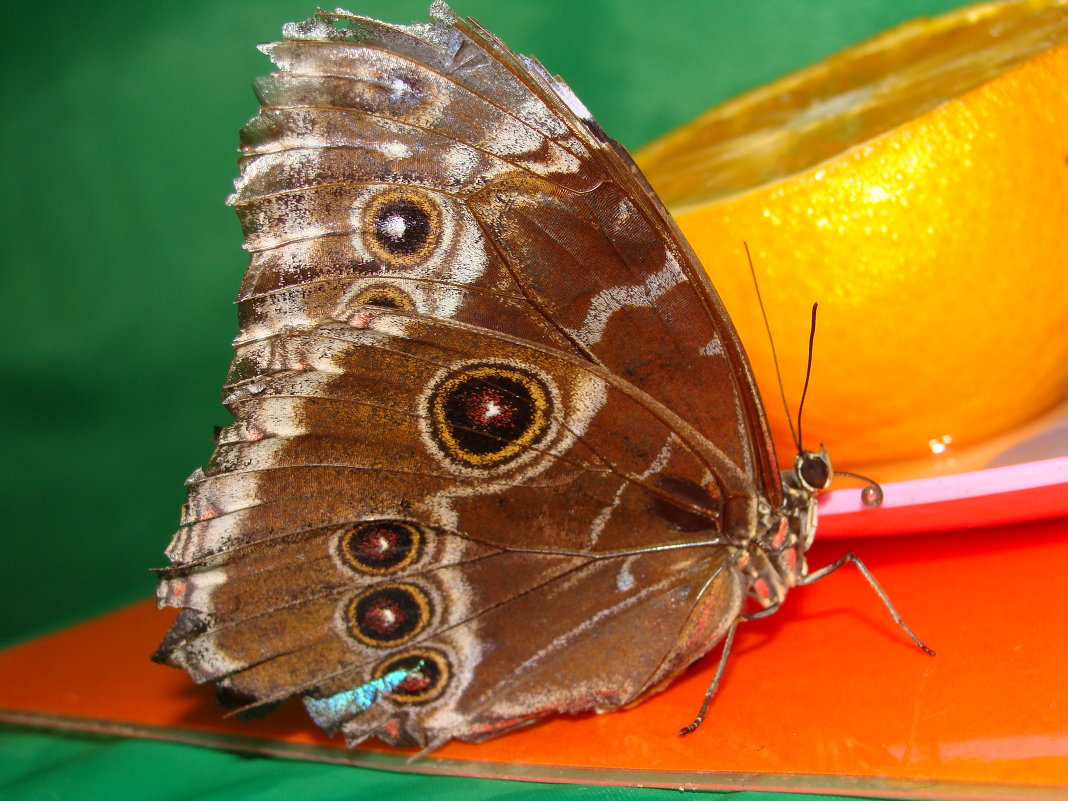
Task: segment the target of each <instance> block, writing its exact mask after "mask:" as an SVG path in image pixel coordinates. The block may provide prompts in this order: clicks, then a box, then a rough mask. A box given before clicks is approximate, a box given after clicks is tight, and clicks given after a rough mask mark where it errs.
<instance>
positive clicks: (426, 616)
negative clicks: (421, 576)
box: [345, 584, 431, 648]
mask: <svg viewBox="0 0 1068 801" xmlns="http://www.w3.org/2000/svg"><path fill="white" fill-rule="evenodd" d="M430 614H431V607H430V599H429V598H427V597H426V594H425V593H424V592H423V591H422V590H421V589H419V588H418V587H416V586H415V585H414V584H379V585H378V586H376V587H373V588H371V589H369V590H367V591H366V592H362V593H360V594H359V595H357V596H356V597H354V598H352V600H350V601H349V602H348V604H347V606H346V607H345V624H346V626H347V627H348V630H349V633H350V634H351V635H352V636H353V637H355V638H356V639H357V640H359V641H360V642H363V643H366V644H367V645H373V646H376V647H380V648H384V647H391V646H395V645H400V644H402V643H405V642H407V641H408V640H410V639H411V638H412V637H414V636H415V635H417V634H418V633H419V632H421V631H422V630H423V629H424V628H426V625H427V623H429V622H430Z"/></svg>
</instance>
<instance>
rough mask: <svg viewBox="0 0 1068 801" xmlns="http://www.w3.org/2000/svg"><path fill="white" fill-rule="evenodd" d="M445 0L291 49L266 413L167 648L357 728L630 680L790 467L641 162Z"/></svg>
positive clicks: (447, 720) (484, 711) (261, 255)
mask: <svg viewBox="0 0 1068 801" xmlns="http://www.w3.org/2000/svg"><path fill="white" fill-rule="evenodd" d="M432 11H433V12H434V13H436V20H435V23H434V24H433V25H430V26H409V27H397V26H389V25H385V24H383V23H379V22H376V21H372V20H365V19H360V18H347V17H339V16H337V15H319V16H317V17H315V18H312V20H309V21H308V22H306V23H302V24H299V25H292V26H287V29H286V35H287V38H286V40H285V41H283V42H280V43H276V44H274V45H270V46H267V48H266V49H267V51H268V52H269V53H270V54H271V56H272V58H273V59H274V60H275V61H276V63H277V64H278V66H279V68H280V69H279V71H278V72H277V73H275V74H274V75H272V76H270V77H269V78H267V79H265V80H263V81H261V82H260V83H259V84H258V86H257V90H258V93H259V95H260V98H261V102H262V104H263V108H262V109H261V111H260V114H259V115H258V116H257V117H256V118H255V119H254V120H253V121H252V122H251V123H250V124H249V125H248V126H247V127H246V129H245V131H244V143H243V151H244V153H245V155H244V157H243V159H242V172H241V177H240V178H239V180H238V182H237V192H236V193H235V195H234V197H233V198H232V202H233V203H234V205H235V206H236V207H237V210H238V213H239V216H240V217H241V220H242V223H243V225H244V228H245V232H246V247H247V248H248V249H249V250H250V252H251V254H252V255H251V263H250V267H249V270H248V273H247V275H246V278H245V281H244V283H243V286H242V289H241V294H240V297H239V314H240V321H241V329H240V333H239V336H238V338H237V340H236V342H235V360H234V364H233V366H232V369H231V373H230V376H229V378H228V381H227V388H226V395H225V402H226V404H227V406H228V408H230V410H231V411H232V413H233V414H234V420H235V421H234V423H233V424H232V425H231V426H229V427H227V429H225V430H224V431H223V433H222V435H221V438H220V442H219V446H218V448H217V450H216V453H215V455H214V456H213V458H212V461H211V462H210V463H209V465H207V466H206V468H205V469H204V470H203V471H198V473H196V474H194V476H193V477H192V478H191V479H190V491H189V499H188V502H187V505H186V509H185V511H184V515H183V525H182V528H181V529H180V530H179V531H178V533H177V534H176V535H175V538H174V541H173V542H172V544H171V546H170V548H169V549H168V556H169V557H170V559H171V560H172V563H173V566H172V567H171V568H167V569H165V570H164V571H162V576H161V582H160V590H159V596H160V601H161V603H162V604H166V605H170V606H176V607H180V608H182V610H183V611H182V613H181V615H180V616H179V619H178V621H177V622H176V623H175V625H174V627H173V628H172V630H171V632H169V634H168V636H167V638H166V639H165V641H164V643H163V644H162V645H161V647H160V650H159V652H158V654H157V658H159V659H160V660H162V661H167V662H170V663H171V664H175V665H179V666H181V667H184V668H186V669H187V670H188V671H189V672H190V674H191V675H192V676H193V677H194V678H195V679H196V680H197V681H214V682H216V683H217V684H218V685H219V687H220V688H221V690H222V695H223V697H224V700H226V701H227V702H228V703H229V704H230V705H232V706H235V707H238V708H249V709H251V708H256V707H263V706H266V705H269V704H272V703H275V702H278V701H281V700H284V699H285V698H287V697H289V696H291V695H295V694H303V695H306V696H308V697H309V700H308V701H307V702H306V703H307V704H308V707H309V711H310V712H311V713H312V716H313V717H314V718H315V719H316V720H317V721H318V722H320V724H321V725H323V726H324V728H326V729H327V730H336V729H338V728H341V729H343V730H344V731H345V734H346V736H347V738H348V739H349V741H350V742H358V741H359V740H361V739H363V738H364V737H366V736H368V735H370V734H377V735H379V736H381V737H384V738H385V739H387V740H389V741H392V742H403V743H411V742H414V743H419V744H422V745H428V744H429V745H431V746H436V745H439V744H441V743H442V742H444V741H446V740H447V739H449V738H450V737H461V738H466V739H479V738H482V737H485V736H490V735H492V734H494V733H497V732H499V731H502V730H505V729H507V728H511V727H513V726H516V725H521V724H522V723H524V722H528V721H530V720H532V719H534V718H535V717H537V716H538V715H541V714H545V713H546V712H549V711H552V710H564V711H579V710H581V709H588V708H591V707H598V708H605V709H607V708H614V707H615V706H618V705H621V704H625V703H629V702H632V701H633V700H635V699H636V698H637V697H640V696H641V695H642V694H643V693H644V692H647V691H648V690H650V689H651V688H653V687H656V686H659V685H660V684H661V683H662V682H663V681H665V680H666V679H668V678H670V676H672V675H673V674H674V673H676V672H678V671H679V670H681V669H682V668H684V667H685V665H686V664H688V663H689V662H690V661H692V659H694V658H696V657H697V656H699V655H700V654H701V653H703V651H704V650H707V648H708V647H710V646H711V644H713V643H714V642H715V640H716V639H717V638H718V637H719V636H720V635H721V634H722V632H723V631H724V630H725V628H726V627H727V626H729V625H730V623H731V622H732V621H733V620H734V618H735V617H736V615H737V613H738V611H739V609H740V607H741V603H742V598H743V597H744V594H745V590H746V588H745V586H744V581H743V579H742V578H741V575H740V573H739V571H738V570H737V569H736V568H734V566H733V562H732V561H731V560H732V559H733V557H732V556H731V554H730V550H729V549H728V548H727V547H726V546H725V544H724V543H725V542H726V540H727V539H728V538H729V537H730V536H732V535H738V534H739V533H741V534H744V533H745V532H747V531H748V532H751V531H752V528H753V526H754V524H755V515H756V511H755V507H756V499H757V498H758V497H761V496H762V497H765V498H769V499H771V500H772V501H773V502H774V499H775V498H776V497H777V493H778V492H779V486H778V479H777V475H776V473H775V471H774V469H772V468H771V467H770V465H771V464H772V463H773V457H772V455H771V454H770V446H768V444H767V433H766V429H765V427H764V423H763V415H762V413H761V411H760V405H759V400H758V399H757V396H756V394H755V389H754V388H753V384H752V379H751V376H750V375H749V372H748V366H747V365H746V363H745V357H744V354H743V353H742V351H741V348H740V345H739V344H738V341H737V337H736V336H735V334H734V332H733V329H732V328H731V325H730V322H729V320H728V319H727V317H726V315H725V314H724V313H723V311H722V307H721V306H720V305H719V301H718V299H717V298H716V297H715V295H714V293H713V292H712V290H711V287H710V286H709V285H708V282H707V279H706V278H705V277H704V275H703V273H701V271H700V267H699V266H698V265H697V263H696V261H695V259H694V258H693V256H692V254H691V253H690V252H689V250H688V249H687V248H686V246H685V245H684V244H683V242H682V239H681V237H680V236H679V235H678V233H677V231H676V230H675V228H674V226H673V224H672V223H671V222H670V219H669V218H668V217H667V215H666V213H665V212H664V211H663V209H662V207H660V205H659V203H658V202H657V201H655V199H653V198H651V197H649V196H648V195H647V193H646V192H645V191H644V189H643V187H642V183H641V179H640V176H638V175H637V174H636V171H635V170H634V169H633V168H632V164H631V163H630V162H629V159H627V158H626V157H625V156H623V155H621V154H620V153H619V151H618V150H617V147H616V146H614V144H613V143H611V142H610V141H609V140H607V139H606V138H605V137H604V136H603V134H601V132H600V129H599V128H597V126H596V124H595V123H593V122H592V120H590V119H589V118H588V115H587V114H585V112H584V111H583V110H582V109H581V107H580V105H579V104H578V103H577V101H576V100H574V99H573V96H571V95H570V93H569V91H567V90H566V87H564V86H563V85H562V84H560V83H559V82H557V81H555V80H554V79H551V78H550V77H549V76H548V75H546V74H545V73H544V71H543V70H541V69H540V67H538V66H537V65H536V64H535V63H534V62H530V61H527V60H521V59H519V58H518V57H516V56H514V55H513V54H511V53H510V51H508V50H507V49H506V48H504V46H503V45H502V44H501V43H500V42H499V41H498V40H496V39H495V38H493V37H492V36H491V35H490V34H488V33H486V32H485V31H483V30H482V29H481V28H478V27H477V26H476V25H475V24H474V23H471V22H465V21H460V20H457V19H455V18H454V17H452V16H451V12H447V10H445V9H443V8H442V7H440V6H438V5H435V7H434V8H433V9H432ZM339 20H341V21H344V22H345V23H347V24H348V25H349V26H350V29H349V30H348V31H340V30H338V29H337V27H335V23H336V22H338V21H339ZM709 433H712V434H714V435H715V444H714V445H713V444H712V443H711V442H710V441H709V437H708V436H707V435H708V434H709ZM635 632H641V637H640V638H637V639H636V638H635Z"/></svg>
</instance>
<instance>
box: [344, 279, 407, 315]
mask: <svg viewBox="0 0 1068 801" xmlns="http://www.w3.org/2000/svg"><path fill="white" fill-rule="evenodd" d="M348 305H351V306H362V305H365V306H381V307H382V308H384V309H403V310H404V311H414V310H415V301H413V300H412V296H411V295H409V294H408V293H407V292H405V291H404V290H403V289H401V288H400V287H398V286H395V285H393V284H371V285H370V286H366V287H364V288H363V289H361V290H360V291H359V292H357V293H356V294H355V295H354V296H353V298H352V300H351V301H349V302H348Z"/></svg>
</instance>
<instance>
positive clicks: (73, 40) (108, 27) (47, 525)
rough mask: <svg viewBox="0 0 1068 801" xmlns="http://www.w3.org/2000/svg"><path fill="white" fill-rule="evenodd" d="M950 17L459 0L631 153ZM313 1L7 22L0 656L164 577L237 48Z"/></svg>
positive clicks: (645, 1)
mask: <svg viewBox="0 0 1068 801" xmlns="http://www.w3.org/2000/svg"><path fill="white" fill-rule="evenodd" d="M959 5H962V3H960V2H959V1H958V0H756V1H753V0H751V1H750V2H745V3H743V2H740V0H705V1H704V2H698V1H697V0H681V1H679V2H670V1H669V0H629V1H626V0H591V1H590V2H581V0H571V2H565V1H564V0H529V2H525V3H519V2H499V1H498V2H491V0H462V1H460V2H456V3H455V4H454V7H455V10H456V11H457V12H458V13H460V14H464V15H470V16H475V17H477V18H478V19H479V21H480V22H482V23H483V24H484V25H486V26H487V27H488V28H490V29H491V30H493V31H494V32H495V33H497V34H498V35H500V36H501V37H502V38H503V39H504V40H505V41H506V42H507V43H509V44H510V45H511V46H512V47H513V48H515V49H516V50H517V51H519V52H524V53H533V54H535V55H536V56H538V58H539V59H540V60H541V61H542V62H543V63H544V64H545V65H546V66H547V67H548V68H549V69H550V71H552V72H555V73H559V74H561V75H563V76H564V78H565V79H566V80H567V81H568V83H569V84H570V85H571V87H572V88H573V89H574V90H575V91H576V93H577V94H578V95H579V96H580V97H581V98H582V99H583V101H584V102H585V103H586V105H587V106H588V107H589V108H590V109H591V110H592V111H593V113H594V115H595V116H596V117H597V118H598V120H599V121H600V122H601V124H602V125H603V126H604V128H605V129H606V130H607V131H608V132H609V133H610V134H611V135H613V136H615V137H616V138H618V139H619V140H620V141H622V142H623V143H624V144H625V145H626V146H628V147H631V148H634V147H637V146H639V145H641V144H643V143H644V142H646V141H648V140H650V139H651V138H653V137H655V136H656V135H658V134H660V133H663V132H665V131H667V130H669V129H670V128H672V127H674V126H676V125H679V124H681V123H683V122H685V121H686V120H688V119H690V118H691V117H693V116H695V115H697V114H698V113H699V112H701V111H702V110H704V109H706V108H708V107H709V106H711V105H714V104H716V103H718V102H719V101H721V100H723V99H725V98H727V97H730V96H732V95H734V94H737V93H739V92H741V91H744V90H745V89H748V88H751V87H754V86H758V85H760V84H763V83H766V82H767V81H769V80H771V79H773V78H776V77H778V76H780V75H782V74H784V73H786V72H789V71H791V70H793V69H796V68H798V67H801V66H803V65H805V64H807V63H810V62H812V61H815V60H818V59H820V58H822V57H823V56H825V55H827V54H828V53H830V52H833V51H834V50H836V49H839V48H841V47H844V46H847V45H849V44H851V43H853V42H856V41H858V40H860V39H863V38H865V37H867V36H870V35H872V34H875V33H878V32H879V31H881V30H884V29H885V28H887V27H890V26H892V25H894V24H896V23H898V22H901V21H903V20H907V19H910V18H912V17H915V16H919V15H922V14H936V13H940V12H942V11H945V10H947V9H949V8H953V7H956V6H959ZM350 8H351V10H352V11H354V12H356V13H361V14H366V15H370V16H375V17H379V18H382V19H387V20H390V21H395V22H409V21H412V20H417V19H426V3H425V2H421V1H420V2H417V1H416V0H393V1H392V2H385V1H384V0H362V2H360V3H359V4H357V5H354V6H350ZM313 10H314V0H310V2H291V1H289V0H255V2H252V1H251V0H234V1H233V2H196V1H195V0H194V1H191V2H184V3H180V4H178V3H175V4H158V5H155V4H141V3H133V2H117V1H116V0H99V1H98V2H95V3H73V2H49V3H48V4H47V5H45V6H43V8H33V9H31V7H30V6H29V5H24V6H22V7H21V10H20V11H17V12H11V11H8V12H7V14H6V18H5V20H4V27H5V30H6V34H7V35H6V37H5V43H4V46H3V48H2V49H0V59H2V62H3V65H2V70H3V72H2V74H3V76H4V79H5V81H4V90H3V93H2V95H0V103H2V104H3V107H2V111H3V116H2V120H3V123H2V125H0V141H2V153H3V158H2V160H0V170H2V186H3V189H4V192H3V194H2V197H3V200H2V201H0V202H2V203H3V204H4V208H3V213H2V214H0V225H2V230H0V235H2V243H3V253H4V255H3V262H2V264H0V291H2V295H0V297H2V298H3V302H4V307H5V313H4V315H3V317H4V322H3V325H4V328H3V336H2V337H0V370H2V371H3V377H2V378H0V404H2V407H0V420H2V421H3V422H2V425H3V427H4V428H3V432H2V441H3V443H4V454H5V458H4V461H3V463H4V465H5V475H4V477H3V481H2V482H0V487H2V489H0V492H2V493H3V497H2V506H0V508H2V510H3V516H2V517H3V526H4V531H3V544H4V550H3V552H4V554H5V558H4V559H3V560H0V644H10V643H12V642H16V641H19V640H22V639H24V638H26V637H29V636H32V635H35V634H39V633H42V632H45V631H47V630H50V629H54V628H56V627H59V626H61V625H64V624H67V623H71V622H74V621H76V620H79V619H82V618H85V617H88V616H91V615H94V614H97V613H99V612H103V611H105V610H108V609H111V608H114V607H116V606H118V605H121V604H124V603H126V602H129V601H132V600H135V599H138V598H142V597H145V596H147V595H150V594H151V593H152V590H153V584H154V581H153V578H152V575H151V574H150V573H149V571H148V568H150V567H153V566H159V565H161V564H162V563H163V556H162V550H163V548H164V547H165V545H166V544H167V542H168V541H169V538H170V536H171V534H172V532H173V529H174V527H175V525H176V523H177V518H178V510H179V507H180V505H181V503H182V500H183V497H184V490H183V486H182V482H183V480H184V479H185V477H186V476H188V475H189V473H190V472H192V470H193V468H194V467H196V466H197V465H199V464H201V463H203V462H204V461H205V460H206V459H207V457H208V456H209V454H210V452H211V448H212V445H211V441H210V438H211V433H212V425H214V424H224V423H226V422H227V420H228V416H227V413H226V411H225V410H224V409H223V408H222V407H221V405H220V404H219V401H218V396H219V388H220V386H221V383H222V379H223V376H224V374H225V371H226V368H227V365H228V363H229V359H230V351H229V340H230V339H231V337H232V336H233V335H234V333H235V331H236V320H235V314H234V310H233V308H232V306H231V300H232V298H233V296H234V295H235V293H236V290H237V286H238V283H239V282H240V279H241V275H242V273H243V271H244V267H245V263H246V260H245V256H244V254H243V251H242V250H241V248H240V244H241V234H240V228H239V226H238V223H237V220H236V218H235V216H234V215H233V212H232V211H231V210H230V209H228V208H227V207H225V206H224V204H223V201H224V199H225V197H226V195H227V194H228V192H229V191H230V188H231V181H232V179H233V177H234V176H235V175H236V165H235V159H236V155H235V152H234V148H235V147H236V142H237V130H238V128H239V127H240V126H241V125H242V123H244V121H245V120H246V119H247V118H248V117H250V116H251V115H252V114H253V113H254V111H255V100H254V98H253V96H252V93H251V90H250V81H251V80H252V78H253V76H255V75H257V74H262V73H264V72H266V71H267V70H268V61H267V59H266V57H265V56H263V55H262V54H260V53H259V52H258V51H257V50H256V49H255V47H254V45H255V44H256V43H257V42H261V41H267V40H270V39H273V38H276V37H277V36H278V34H279V30H280V26H281V23H282V22H285V21H289V20H294V19H302V18H304V17H306V16H308V15H309V14H310V13H311V12H312V11H313ZM150 646H151V644H149V647H150ZM76 659H77V657H76V656H74V655H72V665H71V669H72V670H75V669H77V665H76ZM0 749H2V751H0V752H2V753H4V754H5V755H7V756H8V760H0V764H2V766H3V768H4V770H0V795H2V794H5V793H4V792H3V791H4V789H5V788H6V791H7V794H8V795H12V794H13V797H19V798H22V797H25V798H31V797H37V796H38V795H42V796H44V795H48V794H50V793H56V794H57V797H61V798H65V797H83V795H84V791H85V789H86V787H87V786H91V785H92V784H93V783H94V782H99V783H100V789H101V790H103V788H104V786H105V784H108V785H110V787H111V790H112V791H114V790H116V789H117V788H118V787H122V786H124V785H125V786H126V787H127V790H128V792H126V793H123V795H124V796H125V797H128V798H141V797H144V798H157V797H158V798H163V797H167V796H166V795H165V794H161V793H162V788H161V787H160V785H159V784H158V783H156V782H154V781H152V780H151V779H150V778H149V776H150V772H151V771H150V768H153V767H155V768H158V770H159V771H160V772H161V775H162V776H163V777H165V778H164V781H165V782H166V781H167V779H166V777H167V776H169V775H170V776H174V777H177V776H179V775H181V774H182V773H183V767H182V766H183V765H187V764H188V765H191V766H192V765H193V764H195V765H196V766H197V768H196V769H197V770H201V769H202V770H208V771H210V772H211V773H212V774H213V775H215V774H217V773H218V772H219V771H220V770H222V769H223V768H226V769H227V770H233V771H234V776H235V779H234V780H233V782H232V783H227V782H222V783H216V784H210V783H209V784H205V785H204V786H203V787H198V788H197V789H196V790H194V791H193V793H192V794H193V795H194V796H195V795H197V794H198V792H199V793H208V792H209V790H210V789H211V788H214V789H213V790H211V791H212V792H216V793H218V794H219V795H220V796H228V794H229V793H230V792H231V791H230V790H228V789H225V788H237V787H242V788H243V790H247V789H249V787H248V786H247V785H242V784H241V783H240V782H239V781H238V778H236V777H243V779H242V781H248V782H251V785H252V786H254V787H255V788H256V790H255V794H254V795H253V796H250V797H259V796H260V795H263V796H264V797H272V798H273V797H285V794H284V793H281V792H279V793H278V794H276V793H275V791H274V790H273V789H272V788H273V787H275V786H284V785H285V784H286V783H287V782H290V783H294V784H295V783H296V782H298V781H301V782H303V784H302V785H301V786H302V787H306V788H308V789H307V791H306V792H305V795H306V796H307V797H308V798H333V797H335V795H336V796H337V797H350V796H352V795H354V794H355V792H356V790H357V789H359V788H362V789H364V790H367V791H370V790H372V789H373V790H377V791H380V792H382V793H383V794H385V793H386V792H399V791H401V790H405V791H409V790H410V791H414V792H419V791H423V790H425V789H426V788H427V787H429V786H431V785H433V786H434V787H435V789H436V790H437V792H439V793H444V794H446V795H447V796H451V795H456V796H457V797H463V798H482V797H505V796H508V797H513V796H514V797H517V798H520V797H524V796H525V795H528V794H535V793H539V792H553V793H560V792H561V790H560V788H553V787H551V786H537V785H525V784H516V783H500V782H489V781H472V780H445V779H427V778H412V777H403V776H401V777H397V776H394V775H389V774H382V773H376V772H373V771H360V770H358V769H354V768H343V767H336V766H322V765H295V764H290V763H284V762H278V761H268V760H255V761H252V762H249V761H242V760H238V759H237V758H235V757H231V756H229V755H225V754H213V753H210V752H204V751H198V750H197V749H191V748H184V747H179V746H168V745H161V744H150V743H117V742H110V741H100V740H87V739H78V738H63V737H55V736H46V735H36V734H35V735H29V734H25V733H11V732H7V733H0ZM60 763H61V764H60ZM123 764H124V765H125V767H120V765H123ZM72 765H73V766H77V770H75V772H74V774H71V772H70V771H71V770H72V769H73V768H72ZM255 766H259V768H256V767H255ZM79 771H80V772H79ZM215 779H216V781H217V782H218V776H217V775H215ZM78 787H80V788H81V790H82V792H75V789H74V788H78ZM64 788H67V789H64ZM339 788H340V789H339ZM342 790H343V792H342ZM577 790H578V788H574V789H573V790H572V791H570V795H574V796H577V795H579V794H580V793H579V792H577ZM446 791H447V792H446ZM597 792H600V793H602V794H604V795H608V796H614V795H616V794H619V795H626V796H627V797H628V798H630V797H638V796H641V797H644V796H645V795H650V794H659V791H637V790H604V789H601V790H598V791H597ZM235 794H236V791H235ZM212 797H213V796H212ZM563 797H568V796H566V795H565V796H563ZM584 797H588V796H584Z"/></svg>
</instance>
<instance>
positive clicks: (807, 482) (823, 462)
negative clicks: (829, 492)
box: [794, 445, 834, 492]
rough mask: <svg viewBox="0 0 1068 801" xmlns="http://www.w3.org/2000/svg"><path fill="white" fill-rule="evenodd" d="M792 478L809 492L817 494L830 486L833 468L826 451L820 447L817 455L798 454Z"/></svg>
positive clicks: (811, 453)
mask: <svg viewBox="0 0 1068 801" xmlns="http://www.w3.org/2000/svg"><path fill="white" fill-rule="evenodd" d="M794 476H795V477H796V478H797V481H798V483H799V484H800V485H801V486H802V487H804V488H805V489H807V490H808V491H809V492H818V491H819V490H824V489H827V488H828V487H829V486H831V482H832V481H833V480H834V468H833V467H832V466H831V457H830V456H829V455H828V454H827V449H826V448H824V447H823V446H822V445H820V451H819V453H813V452H812V451H804V450H803V451H801V452H800V453H798V454H797V457H796V458H795V459H794Z"/></svg>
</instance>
